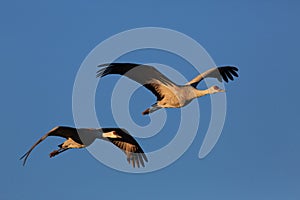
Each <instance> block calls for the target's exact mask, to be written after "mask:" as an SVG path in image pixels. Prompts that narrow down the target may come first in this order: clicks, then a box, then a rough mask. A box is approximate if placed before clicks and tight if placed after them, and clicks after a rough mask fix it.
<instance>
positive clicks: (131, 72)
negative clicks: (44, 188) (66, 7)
mask: <svg viewBox="0 0 300 200" xmlns="http://www.w3.org/2000/svg"><path fill="white" fill-rule="evenodd" d="M98 67H103V68H102V69H100V70H98V72H97V77H103V76H106V75H108V74H120V75H123V76H126V77H128V78H130V79H132V80H134V81H136V82H138V83H140V84H141V85H143V86H144V87H146V88H147V89H149V90H150V91H151V92H152V93H153V94H154V95H155V96H156V97H157V100H156V103H155V104H153V105H152V106H151V107H150V108H148V109H146V110H145V111H144V112H143V113H142V114H143V115H146V114H149V113H152V112H154V111H156V110H158V109H160V108H180V107H183V106H185V105H187V104H189V103H190V102H191V101H192V100H193V99H195V98H197V97H201V96H204V95H207V94H214V93H217V92H225V90H222V89H220V88H219V87H218V86H212V87H210V88H208V89H206V90H198V89H196V87H197V85H198V83H199V82H200V81H202V80H203V79H204V78H208V77H211V78H216V79H217V80H218V81H220V82H222V80H224V81H225V82H228V79H230V80H233V76H235V77H238V74H237V71H238V69H237V68H236V67H233V66H223V67H216V68H212V69H209V70H207V71H206V72H204V73H202V74H200V75H198V76H196V77H195V78H194V79H192V80H191V81H190V82H188V83H186V84H185V85H177V84H175V83H174V82H172V81H171V80H170V79H169V78H167V77H166V76H165V75H163V74H162V73H160V72H159V71H158V70H157V69H155V68H154V67H153V66H150V65H141V64H135V63H106V64H101V65H99V66H98Z"/></svg>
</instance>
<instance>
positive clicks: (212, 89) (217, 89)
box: [208, 85, 225, 94]
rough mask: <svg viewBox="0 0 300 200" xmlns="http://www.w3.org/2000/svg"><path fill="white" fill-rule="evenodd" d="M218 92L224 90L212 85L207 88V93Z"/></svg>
mask: <svg viewBox="0 0 300 200" xmlns="http://www.w3.org/2000/svg"><path fill="white" fill-rule="evenodd" d="M218 92H225V90H223V89H220V88H219V87H218V86H216V85H214V86H212V87H210V88H208V93H209V94H214V93H218Z"/></svg>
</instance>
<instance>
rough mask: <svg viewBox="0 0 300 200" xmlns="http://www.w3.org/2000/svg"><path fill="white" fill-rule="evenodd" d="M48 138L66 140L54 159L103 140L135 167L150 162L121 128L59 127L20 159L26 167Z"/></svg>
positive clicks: (41, 139)
mask: <svg viewBox="0 0 300 200" xmlns="http://www.w3.org/2000/svg"><path fill="white" fill-rule="evenodd" d="M48 136H59V137H63V138H66V140H65V141H64V142H63V143H62V144H60V145H58V147H59V149H57V150H54V151H53V152H51V153H50V157H54V156H56V155H58V154H60V153H62V152H64V151H66V150H68V149H79V148H85V147H87V146H89V145H91V144H92V143H93V142H94V141H95V140H96V139H102V140H106V141H109V142H111V143H113V144H114V145H115V146H117V147H118V148H119V149H121V150H122V151H124V153H125V154H126V156H127V161H128V162H129V163H132V165H133V167H135V166H138V167H140V165H142V166H144V161H145V162H148V159H147V157H146V155H145V154H144V151H143V149H142V148H141V147H140V145H139V144H138V143H137V141H136V140H135V139H134V138H133V137H132V136H131V135H130V134H129V133H128V132H127V131H126V130H125V129H121V128H102V129H92V128H79V129H76V128H73V127H66V126H57V127H55V128H53V129H52V130H50V131H49V132H48V133H46V134H45V135H44V136H43V137H41V138H40V139H39V140H38V141H37V142H36V143H35V144H34V145H33V146H32V147H31V148H30V149H29V151H27V152H26V153H25V154H24V155H23V156H22V157H21V158H20V159H24V162H23V165H25V163H26V160H27V158H28V156H29V155H30V153H31V151H32V150H33V149H34V148H35V147H36V146H37V145H38V144H39V143H41V142H42V141H43V140H45V139H46V138H47V137H48Z"/></svg>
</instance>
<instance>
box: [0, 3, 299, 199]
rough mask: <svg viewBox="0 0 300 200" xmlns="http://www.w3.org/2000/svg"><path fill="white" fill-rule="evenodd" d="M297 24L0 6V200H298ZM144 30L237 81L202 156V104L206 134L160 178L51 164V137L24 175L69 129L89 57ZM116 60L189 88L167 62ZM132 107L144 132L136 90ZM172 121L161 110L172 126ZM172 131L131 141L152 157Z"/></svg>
mask: <svg viewBox="0 0 300 200" xmlns="http://www.w3.org/2000/svg"><path fill="white" fill-rule="evenodd" d="M299 19H300V3H299V2H298V1H292V0H290V1H147V2H142V1H118V2H117V1H101V2H100V1H94V0H93V1H14V0H12V1H1V3H0V24H1V31H0V34H1V37H0V56H1V66H2V67H1V79H0V81H1V82H0V89H1V104H0V106H1V112H0V117H1V141H2V143H1V147H0V148H1V153H2V155H1V157H2V158H1V171H0V173H1V182H0V199H1V200H17V199H45V200H48V199H49V200H50V199H63V198H69V199H74V200H76V199H84V198H86V197H88V198H90V199H96V198H97V199H119V198H122V199H129V198H130V199H138V198H141V199H162V198H165V199H166V198H168V199H184V198H185V199H208V200H210V199H249V200H250V199H251V200H252V199H273V200H275V199H278V200H279V199H280V200H281V199H289V200H293V199H295V200H296V199H299V198H300V170H299V169H300V156H299V152H300V145H299V143H300V135H299V122H300V117H299V111H300V110H299V102H300V95H299V82H298V80H299V74H300V66H299V52H300V40H299V35H300V29H299ZM145 26H157V27H165V28H170V29H174V30H177V31H180V32H182V33H184V34H186V35H188V36H190V37H192V38H193V39H195V40H196V41H197V42H199V43H200V44H201V45H202V46H203V47H204V48H205V49H206V50H207V52H208V53H209V54H210V55H211V56H212V58H213V59H214V61H215V62H216V64H217V65H227V64H231V65H236V66H238V67H239V69H240V78H238V79H237V80H236V81H234V82H231V83H229V84H227V85H226V90H227V104H228V105H227V106H228V107H227V109H228V111H227V117H226V122H225V126H224V129H223V132H222V135H221V137H220V140H219V141H218V143H217V145H216V146H215V148H214V149H213V151H212V152H211V153H210V154H209V156H207V157H206V158H205V159H203V160H200V159H198V151H199V147H200V145H201V143H202V141H203V137H204V133H205V129H206V128H207V127H205V126H207V122H208V121H209V117H210V115H209V106H210V98H202V99H200V100H198V102H199V104H200V107H201V120H203V131H201V130H200V131H199V132H198V133H197V137H196V138H195V140H194V142H193V144H192V145H191V146H190V148H189V149H188V150H187V151H186V152H185V154H184V155H183V156H182V157H181V158H180V159H178V160H177V161H176V162H175V163H173V164H172V165H171V166H169V167H167V168H164V169H162V170H159V171H156V172H152V173H147V174H127V173H122V172H119V171H116V170H113V169H111V168H108V167H106V166H105V165H103V164H101V163H100V162H98V161H97V160H96V159H94V157H93V156H92V155H91V154H89V152H88V151H86V150H70V151H68V152H66V153H64V154H62V155H60V156H58V157H56V158H53V159H49V158H48V153H50V152H51V151H52V150H53V149H55V148H56V145H57V144H60V143H61V141H62V140H61V139H59V138H49V139H48V141H45V142H43V143H42V144H41V145H40V146H39V147H38V148H37V149H35V151H33V153H32V155H31V157H30V158H29V160H28V163H27V164H28V165H27V166H25V167H23V166H22V163H21V162H20V161H19V160H18V159H19V157H20V156H21V155H23V153H25V152H26V151H27V150H28V148H29V147H30V146H31V145H32V144H33V143H34V142H36V140H37V139H39V138H40V137H41V136H42V135H43V134H45V133H46V132H47V131H48V130H50V129H51V128H53V127H54V126H57V125H68V126H74V122H73V116H72V90H73V83H74V80H75V76H76V73H77V70H78V69H79V67H80V64H81V63H82V61H83V60H84V58H85V57H86V56H87V54H88V53H89V52H90V51H91V50H92V49H93V48H94V47H95V46H96V45H98V44H99V43H100V42H101V41H103V40H105V39H107V38H108V37H110V36H112V35H114V34H117V33H119V32H121V31H125V30H128V29H132V28H138V27H145ZM137 55H138V54H137ZM129 58H130V60H129ZM119 61H131V62H139V63H149V62H157V63H163V64H168V65H171V66H174V68H175V69H178V70H180V69H181V70H180V71H181V72H182V73H183V74H184V75H185V76H186V78H187V79H191V78H193V77H194V76H195V75H196V74H195V73H191V72H185V71H184V70H182V68H181V67H182V65H183V64H186V63H185V62H183V61H182V60H178V59H177V60H176V59H173V56H169V55H165V54H160V55H159V56H156V54H155V53H153V52H149V54H148V55H147V52H144V53H143V54H142V55H141V56H136V57H135V56H131V57H130V56H129V57H127V58H126V59H124V60H122V58H120V60H119ZM91 78H94V77H91ZM115 80H116V79H115V78H112V80H109V81H107V83H108V86H107V87H108V88H111V87H112V86H113V84H114V82H115ZM201 86H204V85H201ZM99 93H100V92H99V91H98V93H97V95H101V94H99ZM136 96H137V99H138V98H139V99H138V100H137V102H141V101H142V102H141V104H138V106H137V108H134V107H133V106H132V107H131V111H132V113H133V118H134V119H135V120H136V121H137V123H139V124H141V125H143V124H147V123H149V119H148V118H147V117H143V116H141V115H140V113H141V112H142V111H143V109H145V108H147V106H148V105H151V104H152V103H154V101H155V98H154V97H153V96H152V94H151V93H149V92H148V91H146V90H143V89H140V90H139V92H138V94H136ZM98 98H99V96H98ZM132 101H134V99H132ZM103 102H104V103H105V102H109V101H108V99H105V98H104V99H103ZM98 106H99V108H98ZM100 107H101V104H100V103H99V105H98V104H97V107H96V108H97V112H98V113H99V115H101V114H102V115H103V113H105V115H107V118H105V119H104V122H103V123H106V126H114V125H115V123H114V121H113V120H112V118H111V114H110V113H109V110H103V111H102V112H101V110H100ZM207 107H208V108H207ZM98 109H99V110H98ZM176 112H177V111H172V110H168V111H167V113H168V114H169V115H168V116H170V118H171V117H172V116H171V115H172V113H176ZM170 120H172V118H171V119H170ZM175 123H176V120H174V124H175ZM201 123H202V121H201ZM172 129H173V127H172V125H170V124H168V127H166V128H165V129H164V133H161V134H160V136H159V138H161V139H157V140H155V141H156V143H155V144H154V142H149V141H147V140H145V139H138V141H139V143H140V144H141V146H142V147H143V148H144V149H145V151H147V150H153V149H155V147H156V146H163V145H164V144H165V142H167V141H168V140H169V139H171V138H172V137H173V136H174V135H173V133H172ZM140 134H142V133H140ZM186 134H189V133H188V132H187V133H186ZM152 141H153V140H152ZM112 148H113V147H112ZM108 152H109V150H108ZM112 156H113V155H112ZM124 160H125V158H124ZM124 163H125V162H124Z"/></svg>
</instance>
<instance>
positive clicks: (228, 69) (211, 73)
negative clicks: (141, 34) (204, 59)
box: [186, 66, 239, 87]
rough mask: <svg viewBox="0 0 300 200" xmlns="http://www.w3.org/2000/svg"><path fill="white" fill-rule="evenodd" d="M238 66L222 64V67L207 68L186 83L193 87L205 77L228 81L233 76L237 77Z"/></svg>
mask: <svg viewBox="0 0 300 200" xmlns="http://www.w3.org/2000/svg"><path fill="white" fill-rule="evenodd" d="M237 71H238V68H236V67H233V66H224V67H217V68H212V69H209V70H207V71H206V72H204V73H202V74H200V75H198V76H196V77H195V78H194V79H193V80H191V81H190V82H188V83H187V84H186V85H191V86H193V87H197V85H198V83H199V82H200V81H202V80H203V79H205V78H208V77H210V78H216V79H218V81H220V82H222V80H224V81H225V82H228V79H230V80H233V76H235V77H238V76H239V75H238V74H237Z"/></svg>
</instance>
